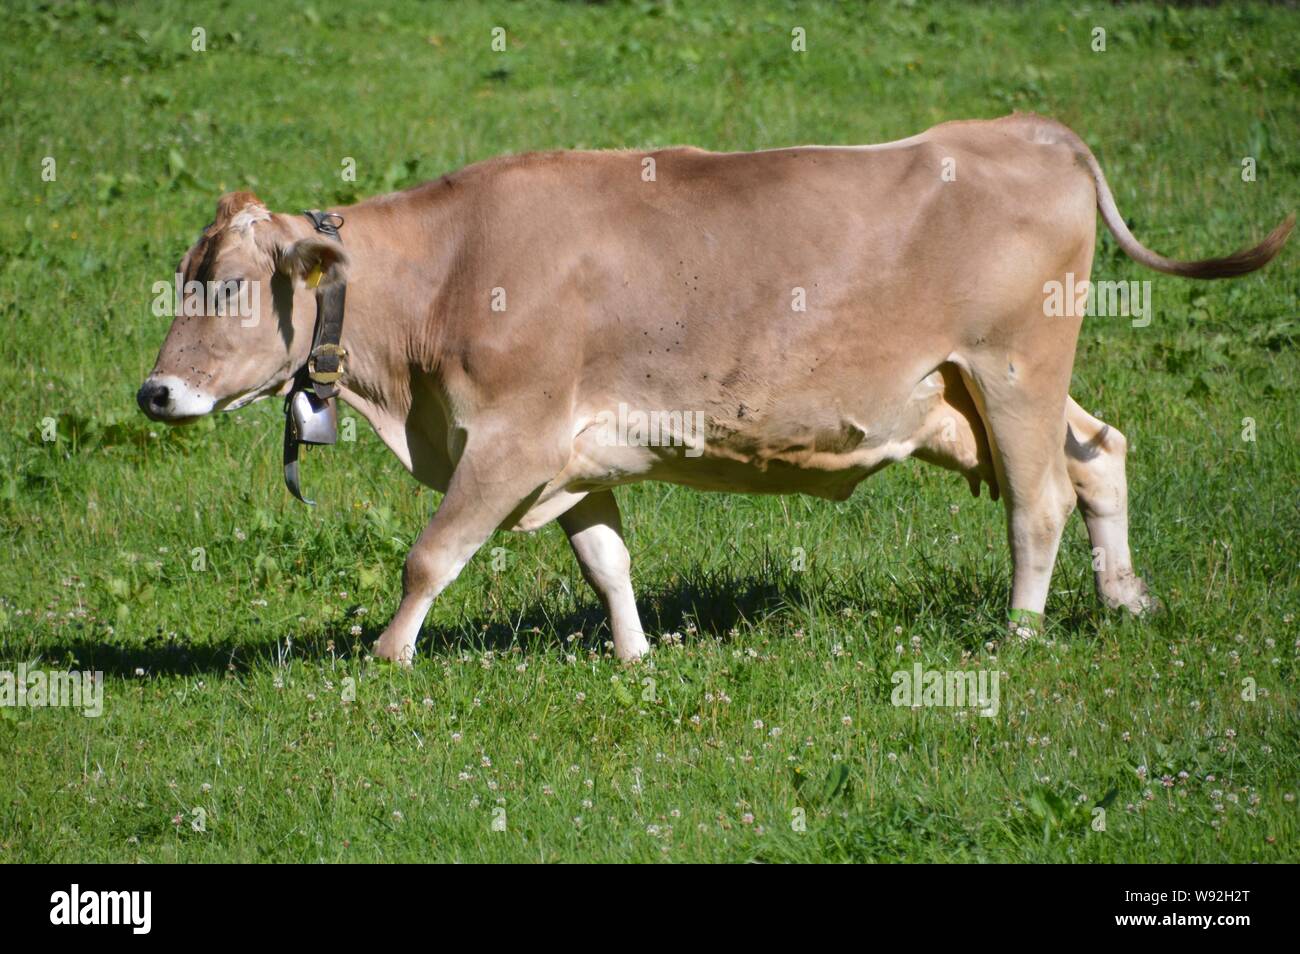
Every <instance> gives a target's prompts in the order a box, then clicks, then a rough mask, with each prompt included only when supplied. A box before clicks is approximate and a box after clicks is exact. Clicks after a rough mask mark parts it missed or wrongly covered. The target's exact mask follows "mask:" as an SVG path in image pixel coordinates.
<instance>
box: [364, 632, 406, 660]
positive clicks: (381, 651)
mask: <svg viewBox="0 0 1300 954" xmlns="http://www.w3.org/2000/svg"><path fill="white" fill-rule="evenodd" d="M370 652H371V654H372V655H373V656H374V657H375V658H376V659H383V660H385V661H387V662H390V663H392V664H393V665H395V666H401V667H402V668H403V669H410V668H411V664H412V662H414V660H415V647H414V646H404V645H402V644H400V643H398V642H397V640H395V639H390V638H389V637H388V634H387V633H384V634H383V635H381V636H380V637H379V639H378V640H376V641H375V645H374V647H373V648H372V649H371V650H370Z"/></svg>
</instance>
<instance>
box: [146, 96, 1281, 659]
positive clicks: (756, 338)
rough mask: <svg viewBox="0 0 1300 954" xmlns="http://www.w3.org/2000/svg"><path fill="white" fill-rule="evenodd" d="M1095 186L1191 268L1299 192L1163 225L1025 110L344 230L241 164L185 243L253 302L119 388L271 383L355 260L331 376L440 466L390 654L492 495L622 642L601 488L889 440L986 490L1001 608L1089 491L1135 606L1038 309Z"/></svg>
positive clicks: (1076, 278) (750, 468)
mask: <svg viewBox="0 0 1300 954" xmlns="http://www.w3.org/2000/svg"><path fill="white" fill-rule="evenodd" d="M1096 210H1100V212H1101V217H1102V220H1103V221H1104V222H1105V224H1106V226H1107V227H1108V228H1109V229H1110V231H1111V232H1112V234H1113V235H1114V236H1115V239H1116V241H1117V242H1118V243H1119V245H1120V247H1121V248H1122V249H1124V251H1125V252H1127V253H1128V254H1129V255H1130V256H1132V257H1133V258H1135V259H1137V260H1138V261H1139V262H1142V263H1143V264H1145V265H1148V266H1150V267H1152V268H1154V269H1157V270H1159V271H1163V272H1168V273H1171V274H1175V275H1184V276H1188V277H1193V278H1218V277H1225V276H1231V275H1240V274H1244V273H1246V272H1250V271H1253V270H1254V269H1257V268H1259V267H1261V266H1262V265H1264V264H1265V263H1266V262H1268V261H1269V260H1270V259H1271V258H1273V256H1274V255H1275V254H1277V252H1278V250H1279V249H1280V248H1281V247H1282V245H1283V243H1284V242H1285V241H1286V238H1287V235H1288V233H1289V231H1290V229H1291V226H1292V223H1293V221H1294V216H1293V217H1291V218H1289V219H1288V220H1287V221H1286V222H1285V223H1283V224H1282V225H1281V226H1279V227H1278V228H1277V229H1276V230H1274V231H1273V233H1272V234H1270V235H1269V236H1268V237H1267V238H1266V239H1265V240H1264V241H1263V242H1262V243H1260V244H1259V245H1257V246H1256V247H1254V248H1251V249H1249V250H1245V251H1242V252H1238V253H1237V254H1235V255H1230V256H1227V257H1225V258H1217V259H1209V260H1205V261H1198V262H1179V261H1173V260H1171V259H1167V258H1164V257H1162V256H1159V255H1157V254H1155V253H1154V252H1151V251H1150V250H1148V249H1146V248H1144V247H1143V246H1142V245H1140V244H1139V243H1138V242H1137V240H1136V239H1135V238H1134V237H1133V236H1132V234H1131V233H1130V232H1129V230H1128V229H1127V227H1126V226H1125V225H1124V221H1123V219H1122V218H1121V217H1120V214H1119V212H1118V211H1117V209H1116V208H1115V203H1114V199H1113V197H1112V196H1111V193H1110V189H1109V188H1108V187H1107V185H1106V180H1105V178H1104V177H1103V175H1102V172H1101V169H1100V168H1099V166H1098V165H1097V161H1096V159H1095V158H1094V157H1093V155H1092V153H1091V152H1090V151H1089V150H1088V148H1087V146H1086V145H1084V143H1083V142H1082V141H1080V139H1079V138H1078V137H1077V136H1075V135H1074V133H1072V132H1071V131H1070V130H1069V129H1067V128H1065V127H1064V126H1062V125H1060V124H1058V123H1055V122H1052V121H1050V120H1047V119H1043V118H1040V117H1036V116H1029V115H1015V116H1010V117H1007V118H1004V119H1000V120H996V121H989V122H982V121H973V122H954V123H946V124H944V125H941V126H937V127H935V128H933V129H931V130H929V131H927V132H925V133H922V134H920V135H918V136H913V137H911V138H909V139H903V140H900V141H897V142H891V143H885V144H883V145H875V146H859V147H845V148H840V147H804V148H793V149H775V150H769V151H763V152H755V153H728V154H718V153H710V152H704V151H701V150H698V149H692V148H679V149H665V150H661V151H657V152H651V153H642V152H551V153H538V154H530V155H524V156H514V157H506V158H499V159H493V160H490V161H487V162H483V163H479V164H477V165H473V166H470V167H469V168H466V169H463V170H461V171H459V172H456V173H453V174H451V175H447V176H444V177H443V178H441V179H439V180H437V181H436V182H431V183H427V184H425V185H422V186H418V187H416V188H413V189H409V190H407V191H405V192H400V193H397V194H395V195H387V196H382V197H379V198H375V199H370V200H367V201H365V202H361V203H359V204H357V205H355V206H351V207H349V208H346V209H341V210H339V211H340V212H341V214H342V216H343V217H344V219H345V220H346V226H345V227H344V229H343V231H342V236H343V244H342V246H340V245H339V244H338V243H336V242H334V241H333V240H332V239H330V238H327V237H325V236H322V235H320V234H318V233H317V232H316V231H315V230H314V229H313V227H312V223H311V222H310V221H308V220H307V219H306V218H304V217H302V216H298V215H281V214H272V213H270V212H268V211H267V209H266V208H265V206H263V205H262V203H261V202H259V201H258V199H257V198H256V197H255V196H253V195H251V194H249V193H236V194H233V195H227V196H224V197H223V198H222V199H221V202H220V203H219V205H218V207H217V215H216V220H215V221H214V222H213V223H212V224H211V225H210V226H209V227H208V228H207V229H206V230H205V231H204V233H203V236H202V237H201V238H200V239H199V242H198V244H196V245H195V246H194V247H193V248H192V249H191V250H190V251H189V253H188V254H187V255H186V256H185V259H184V260H183V262H182V263H181V272H182V273H183V274H184V276H185V278H186V279H187V280H197V281H215V282H225V283H229V282H232V281H237V282H256V283H261V285H260V286H259V287H261V288H265V289H267V290H269V292H270V293H269V294H263V295H261V296H260V300H261V306H260V307H261V318H262V320H260V321H256V322H248V321H233V320H219V319H213V318H210V317H199V316H188V317H178V318H177V319H176V320H175V321H174V322H173V324H172V327H171V330H170V332H169V333H168V336H167V340H166V342H165V343H164V344H163V347H162V351H161V353H160V354H159V356H158V361H157V363H156V364H155V366H154V370H153V372H152V373H151V374H150V376H149V378H148V379H147V380H146V381H145V383H144V385H143V387H141V389H140V393H139V402H140V405H141V407H142V408H143V409H144V411H145V413H146V414H148V415H149V416H150V417H151V418H153V419H155V420H162V421H182V420H187V419H191V418H194V417H196V416H199V415H202V414H207V413H209V412H211V411H216V410H232V409H234V408H236V407H242V406H243V405H245V404H248V403H249V402H251V401H254V400H257V399H259V398H262V397H267V396H270V395H273V394H277V393H285V392H286V391H287V390H288V389H289V387H290V381H291V379H292V378H293V376H294V375H295V373H297V372H298V371H299V369H301V368H302V367H303V365H304V363H305V362H306V360H307V357H308V351H309V349H310V347H311V339H312V332H313V323H314V321H315V305H314V303H313V296H312V295H311V294H309V293H306V292H305V281H306V278H307V276H308V275H311V276H313V277H314V278H317V279H319V280H320V281H321V283H322V287H329V286H330V285H331V284H333V283H337V282H343V281H346V283H347V298H346V300H347V307H346V324H345V326H344V330H343V339H342V344H343V346H344V348H345V349H346V360H345V365H344V371H343V376H342V378H341V379H340V381H339V386H340V389H341V390H340V393H341V395H342V397H343V398H344V400H346V401H347V403H349V404H350V405H351V406H352V407H354V408H356V410H357V411H359V412H360V413H361V414H362V415H363V416H364V417H365V418H366V419H367V420H368V421H369V422H370V423H371V424H372V425H373V427H374V429H375V431H376V432H377V433H378V434H379V436H380V438H381V439H382V440H383V441H384V442H385V444H387V445H388V447H389V448H390V449H391V450H392V451H393V453H394V454H396V455H397V457H398V458H399V459H400V460H401V461H402V463H403V464H404V465H406V467H407V468H408V469H409V470H410V471H411V473H412V474H413V475H414V476H415V477H416V478H417V479H418V480H420V481H421V482H423V483H425V484H428V485H429V486H431V487H434V488H437V489H438V490H440V491H444V492H445V494H446V496H445V497H444V499H443V501H442V504H441V506H440V507H439V509H438V511H437V513H436V514H435V515H434V516H433V519H432V520H431V521H430V522H429V524H428V526H427V527H426V528H425V530H424V532H423V533H421V534H420V537H419V539H418V540H417V541H416V542H415V545H414V546H413V547H412V549H411V552H410V554H409V556H408V557H407V559H406V567H405V573H404V575H403V580H402V582H403V596H402V600H401V604H400V606H399V607H398V609H397V613H396V615H395V616H394V617H393V619H392V621H391V622H390V623H389V625H388V627H387V629H386V630H385V631H384V633H383V634H382V636H381V637H380V639H379V641H378V643H377V645H376V652H377V653H378V655H380V656H382V657H385V658H388V659H393V660H398V661H402V662H409V661H410V660H411V658H412V656H413V654H414V650H415V641H416V636H417V634H418V633H419V630H420V627H421V625H422V623H423V621H424V618H425V614H426V613H427V611H428V609H429V607H430V605H431V604H432V602H433V599H434V598H435V597H436V596H437V595H438V593H439V592H440V591H441V590H442V589H443V588H444V587H446V586H447V585H448V584H449V583H451V582H452V580H454V579H455V578H456V575H457V574H458V573H459V571H460V569H461V567H463V566H464V565H465V563H466V562H467V561H468V560H469V559H470V557H471V556H473V554H474V553H475V551H476V550H478V548H479V547H480V546H481V545H482V544H483V543H484V542H485V541H486V540H487V539H488V537H489V536H490V535H491V533H492V532H493V531H494V530H496V529H497V528H499V527H506V528H514V529H519V530H532V529H535V528H537V527H540V526H542V525H543V524H545V523H547V522H548V521H550V520H553V519H558V520H559V522H560V524H561V525H562V526H563V527H564V530H565V532H566V533H567V534H568V535H569V540H570V542H571V543H572V545H573V549H574V552H575V553H576V554H577V557H578V560H579V562H580V563H581V566H582V570H583V573H584V575H585V576H586V578H587V579H588V581H590V583H591V585H592V586H593V587H594V588H595V590H596V592H597V593H598V594H599V596H600V598H601V600H602V601H603V602H604V604H605V606H606V607H607V609H608V611H609V614H610V622H611V628H612V630H613V636H614V647H615V652H616V653H617V655H618V656H619V657H620V658H623V659H629V658H635V657H638V656H640V655H641V654H642V653H644V652H645V651H646V650H647V648H648V646H647V643H646V639H645V635H644V633H643V631H642V628H641V623H640V620H639V618H638V616H637V610H636V604H635V602H634V599H633V594H632V586H631V579H630V575H629V557H628V552H627V548H626V546H625V545H624V543H623V536H622V531H621V527H620V520H619V513H618V507H617V504H616V503H615V501H614V496H613V494H612V493H611V488H613V487H615V486H618V485H619V484H625V483H630V482H633V481H638V480H646V479H650V480H666V481H671V482H674V483H680V484H686V485H688V486H691V487H697V488H701V489H706V490H726V491H733V492H746V493H792V492H799V493H808V494H815V495H818V496H822V497H828V498H832V499H837V500H840V499H844V498H845V497H847V496H848V495H849V494H850V493H851V492H852V491H853V488H854V487H855V486H856V485H857V483H858V482H859V481H861V480H862V479H863V478H864V477H866V476H868V475H869V474H871V473H873V472H875V471H876V470H879V469H880V468H882V467H884V466H885V465H886V464H888V463H890V462H892V461H896V460H901V459H902V458H905V457H908V456H917V457H920V458H923V459H925V460H928V461H931V462H933V463H936V464H939V465H940V466H943V467H948V468H951V469H953V470H956V471H959V472H961V473H962V474H964V475H965V476H966V477H967V479H968V480H969V481H970V484H971V487H972V490H974V491H975V492H976V493H978V492H979V487H980V485H981V484H982V483H983V484H988V485H989V487H990V489H991V491H992V492H993V493H994V494H997V493H999V492H1000V493H1001V494H1002V495H1003V496H1004V497H1005V498H1006V503H1007V515H1008V538H1009V541H1010V545H1011V553H1012V561H1013V566H1014V580H1013V584H1012V590H1011V607H1012V618H1013V620H1020V621H1025V620H1034V619H1036V618H1037V615H1038V614H1040V613H1041V612H1042V610H1043V606H1044V603H1045V601H1046V599H1047V591H1048V585H1049V582H1050V579H1051V575H1052V568H1053V565H1054V563H1055V559H1056V552H1057V545H1058V543H1059V540H1060V536H1061V530H1062V527H1063V526H1064V524H1065V521H1066V519H1067V517H1068V516H1069V514H1070V511H1071V510H1072V509H1073V508H1074V505H1075V502H1076V501H1078V503H1079V505H1080V507H1081V508H1082V511H1083V515H1084V519H1085V520H1086V521H1087V527H1088V533H1089V535H1090V537H1091V539H1092V544H1093V547H1094V552H1098V553H1099V557H1098V567H1099V568H1098V570H1097V572H1096V582H1097V589H1098V591H1099V594H1100V596H1101V598H1102V599H1103V600H1104V601H1105V602H1106V603H1107V604H1108V605H1111V606H1124V607H1126V608H1127V609H1129V610H1130V611H1132V612H1134V613H1138V612H1141V611H1142V610H1144V609H1146V608H1148V607H1149V606H1150V604H1151V601H1150V598H1149V597H1148V595H1147V590H1146V586H1145V585H1144V584H1143V582H1142V581H1141V580H1140V579H1139V578H1138V577H1137V576H1136V575H1135V573H1134V571H1133V564H1132V559H1131V557H1130V555H1129V549H1128V516H1127V490H1126V486H1125V477H1124V455H1125V440H1124V437H1123V435H1121V434H1120V432H1119V431H1118V430H1116V429H1115V428H1113V427H1108V426H1107V425H1105V424H1103V423H1102V422H1101V421H1098V420H1096V419H1095V418H1093V417H1091V416H1090V415H1088V414H1086V413H1085V412H1084V411H1083V410H1082V409H1081V408H1080V407H1079V406H1078V405H1077V404H1076V403H1075V402H1074V401H1073V400H1072V399H1071V398H1070V397H1069V395H1068V393H1067V389H1068V385H1069V381H1070V373H1071V367H1072V365H1073V362H1074V350H1075V342H1076V339H1077V336H1078V332H1079V327H1080V324H1081V322H1082V319H1083V311H1082V307H1077V308H1073V309H1069V313H1067V314H1065V315H1050V316H1049V314H1048V313H1047V312H1048V309H1046V308H1045V293H1046V290H1047V288H1048V287H1049V286H1051V285H1052V284H1053V283H1062V284H1065V283H1068V284H1069V286H1070V287H1072V288H1074V287H1084V288H1086V285H1083V286H1080V283H1083V282H1086V280H1087V278H1088V275H1089V271H1090V268H1091V265H1092V256H1093V249H1094V246H1095V232H1096ZM1083 302H1084V299H1082V298H1080V299H1079V301H1078V302H1077V304H1078V305H1080V306H1082V305H1083Z"/></svg>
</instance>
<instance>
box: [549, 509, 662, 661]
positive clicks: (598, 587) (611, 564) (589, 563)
mask: <svg viewBox="0 0 1300 954" xmlns="http://www.w3.org/2000/svg"><path fill="white" fill-rule="evenodd" d="M560 526H562V527H563V528H564V532H565V533H567V534H568V535H569V543H570V545H571V546H572V547H573V553H574V556H576V557H577V558H578V565H579V566H580V567H581V568H582V575H583V576H584V577H585V578H586V580H587V582H588V583H590V584H591V588H592V589H593V590H595V591H596V595H597V596H598V597H600V601H601V603H603V604H604V606H605V612H606V613H608V614H609V628H610V631H611V632H612V633H613V634H614V655H616V656H617V657H618V658H619V659H640V658H641V656H643V655H644V654H645V653H646V652H647V651H648V650H649V649H650V644H649V643H647V642H646V638H645V631H644V630H643V629H642V628H641V617H640V616H639V615H638V614H637V611H636V598H635V597H634V596H633V595H632V558H631V557H630V556H629V555H628V552H627V545H626V544H625V543H624V542H623V523H622V520H621V519H620V518H619V513H618V502H617V501H616V500H615V499H614V494H613V492H612V491H609V490H600V491H597V492H595V493H591V494H588V495H587V496H586V497H584V498H582V500H580V501H579V502H578V503H577V504H576V505H575V506H574V507H573V509H572V510H569V511H568V512H567V513H565V514H564V515H563V516H561V517H560Z"/></svg>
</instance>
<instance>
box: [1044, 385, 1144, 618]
mask: <svg viewBox="0 0 1300 954" xmlns="http://www.w3.org/2000/svg"><path fill="white" fill-rule="evenodd" d="M1065 416H1066V424H1067V428H1066V435H1065V464H1066V468H1067V469H1068V471H1069V474H1070V481H1071V482H1072V483H1073V485H1074V492H1075V494H1076V495H1077V496H1078V499H1079V510H1080V512H1081V513H1082V514H1083V519H1084V522H1085V523H1086V524H1087V525H1088V538H1089V539H1090V540H1091V541H1092V566H1093V573H1094V576H1095V578H1096V581H1097V595H1098V596H1100V597H1101V599H1102V602H1104V603H1105V604H1106V605H1107V606H1109V607H1112V608H1114V607H1119V606H1122V607H1124V608H1125V609H1127V610H1129V611H1130V612H1132V613H1139V614H1140V613H1142V612H1145V611H1146V610H1149V609H1151V608H1152V607H1153V606H1154V605H1155V601H1154V600H1153V599H1152V597H1151V596H1150V594H1149V593H1148V592H1147V585H1146V583H1144V582H1143V581H1142V579H1141V577H1139V576H1138V575H1137V574H1136V573H1134V572H1133V557H1132V556H1131V555H1130V553H1129V548H1128V483H1127V481H1126V479H1125V476H1124V457H1125V454H1126V452H1127V449H1128V442H1127V441H1126V440H1125V439H1124V435H1123V434H1121V433H1120V432H1119V431H1118V430H1116V429H1115V428H1113V427H1111V426H1110V425H1108V424H1105V423H1103V422H1102V421H1099V420H1097V419H1096V418H1095V417H1093V416H1092V415H1091V414H1089V413H1088V412H1087V411H1085V410H1084V409H1083V408H1081V407H1079V405H1078V404H1076V403H1075V402H1074V400H1073V399H1067V401H1066V409H1065Z"/></svg>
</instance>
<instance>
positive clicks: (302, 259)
mask: <svg viewBox="0 0 1300 954" xmlns="http://www.w3.org/2000/svg"><path fill="white" fill-rule="evenodd" d="M280 271H282V272H284V273H285V274H286V275H288V276H289V277H290V278H292V279H293V280H294V282H295V283H296V282H299V281H301V282H304V283H305V284H307V285H308V286H310V287H312V288H315V287H318V286H319V287H325V286H327V285H334V284H337V283H339V282H342V281H346V280H347V273H348V253H347V251H346V250H345V249H344V248H343V246H342V245H340V244H339V243H338V242H336V241H334V240H333V239H330V238H326V237H325V236H323V235H311V236H308V237H307V238H301V239H298V240H297V241H296V242H293V243H292V244H290V245H288V246H287V247H285V248H284V249H282V251H281V253H280Z"/></svg>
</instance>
